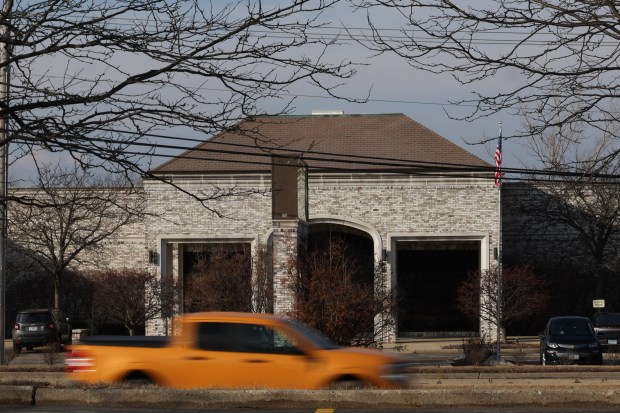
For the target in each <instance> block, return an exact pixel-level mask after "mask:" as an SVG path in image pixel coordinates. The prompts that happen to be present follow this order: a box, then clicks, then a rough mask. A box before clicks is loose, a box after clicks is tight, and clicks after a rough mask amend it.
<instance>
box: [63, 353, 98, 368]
mask: <svg viewBox="0 0 620 413" xmlns="http://www.w3.org/2000/svg"><path fill="white" fill-rule="evenodd" d="M88 371H95V363H94V360H93V358H92V356H91V355H90V354H89V353H88V352H87V351H84V350H71V352H70V353H69V354H68V355H67V357H66V358H65V372H66V373H85V372H88Z"/></svg>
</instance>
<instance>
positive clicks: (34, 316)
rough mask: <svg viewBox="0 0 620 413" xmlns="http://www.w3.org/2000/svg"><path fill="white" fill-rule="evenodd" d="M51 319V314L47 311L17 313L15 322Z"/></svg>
mask: <svg viewBox="0 0 620 413" xmlns="http://www.w3.org/2000/svg"><path fill="white" fill-rule="evenodd" d="M50 321H52V315H51V314H50V313H49V312H47V311H46V312H41V313H19V314H18V315H17V322H18V323H24V324H36V323H47V322H50Z"/></svg>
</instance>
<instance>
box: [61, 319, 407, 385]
mask: <svg viewBox="0 0 620 413" xmlns="http://www.w3.org/2000/svg"><path fill="white" fill-rule="evenodd" d="M175 331H177V333H178V334H176V335H174V336H171V337H118V336H99V337H97V336H95V337H90V338H87V339H86V340H85V341H84V342H83V343H82V344H77V345H72V346H70V347H69V351H70V353H69V354H67V357H66V362H65V363H66V372H67V374H68V378H69V379H70V380H72V381H77V382H87V383H97V382H104V383H106V382H107V383H113V382H123V381H129V382H131V381H135V382H147V383H148V382H151V383H155V384H159V385H162V386H169V387H176V388H198V387H203V388H205V387H208V388H289V389H290V388H294V389H320V388H342V387H354V386H360V385H361V386H373V387H380V388H394V387H404V386H406V384H407V379H408V374H407V371H408V369H409V367H410V366H411V364H410V363H409V360H407V359H406V358H404V357H401V356H399V355H396V354H391V353H387V352H383V351H379V350H368V349H357V348H347V347H339V346H337V345H335V344H334V343H332V342H331V341H329V340H328V339H327V338H325V337H323V336H322V335H321V334H320V333H317V332H316V331H314V330H312V329H311V328H309V327H307V326H305V325H303V324H301V323H298V322H296V321H293V320H289V319H284V318H280V317H277V316H274V315H269V314H247V313H196V314H188V315H185V316H183V317H181V318H179V319H178V320H177V321H176V329H175Z"/></svg>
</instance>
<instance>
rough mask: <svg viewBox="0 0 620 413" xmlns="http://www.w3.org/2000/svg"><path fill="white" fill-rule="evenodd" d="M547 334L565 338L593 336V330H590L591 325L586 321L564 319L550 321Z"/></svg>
mask: <svg viewBox="0 0 620 413" xmlns="http://www.w3.org/2000/svg"><path fill="white" fill-rule="evenodd" d="M549 333H550V334H553V335H566V336H590V335H593V334H594V330H592V325H591V324H590V322H589V321H588V320H581V319H564V320H553V321H551V325H550V326H549Z"/></svg>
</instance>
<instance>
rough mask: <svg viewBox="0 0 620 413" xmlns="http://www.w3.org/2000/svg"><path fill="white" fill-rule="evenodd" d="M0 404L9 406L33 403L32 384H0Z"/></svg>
mask: <svg viewBox="0 0 620 413" xmlns="http://www.w3.org/2000/svg"><path fill="white" fill-rule="evenodd" d="M0 404H2V405H9V406H15V405H20V406H23V405H32V404H34V386H0Z"/></svg>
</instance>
